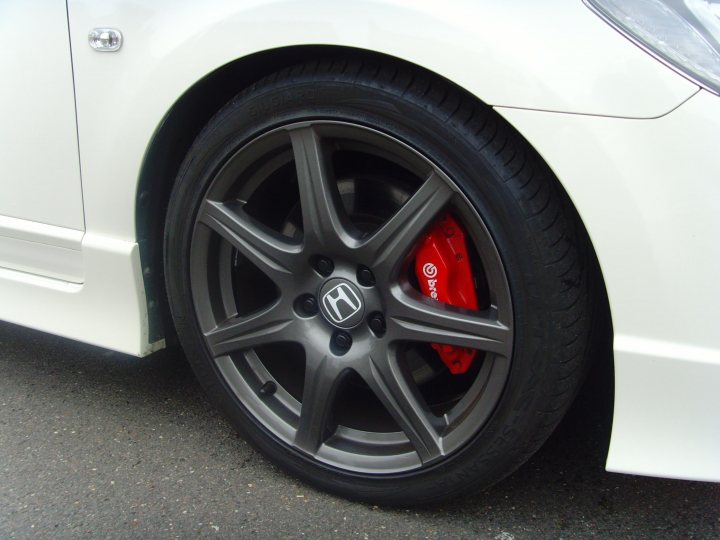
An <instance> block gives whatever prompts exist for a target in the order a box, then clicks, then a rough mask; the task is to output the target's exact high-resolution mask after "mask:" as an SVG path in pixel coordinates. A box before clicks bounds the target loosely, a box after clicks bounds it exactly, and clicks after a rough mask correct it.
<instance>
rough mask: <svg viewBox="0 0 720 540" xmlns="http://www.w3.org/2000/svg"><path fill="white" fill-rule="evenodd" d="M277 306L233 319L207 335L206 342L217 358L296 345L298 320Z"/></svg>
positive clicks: (278, 304) (279, 305) (277, 304)
mask: <svg viewBox="0 0 720 540" xmlns="http://www.w3.org/2000/svg"><path fill="white" fill-rule="evenodd" d="M281 306H282V304H281V303H276V304H275V305H273V306H272V307H269V308H267V309H265V310H263V311H259V312H257V313H254V314H252V315H249V316H247V317H234V318H232V319H228V320H227V321H225V322H223V323H221V324H219V325H218V326H217V327H216V328H214V329H213V330H210V331H209V332H206V333H205V339H206V341H207V344H208V346H209V347H210V352H211V353H212V355H213V356H214V357H218V356H222V355H224V354H229V353H231V352H234V351H239V350H243V349H250V348H252V347H255V346H257V345H263V344H265V343H275V342H280V341H297V340H298V338H297V336H296V334H295V332H294V326H295V325H294V322H295V319H294V318H293V317H292V314H291V313H290V312H289V311H288V312H284V311H282V310H281Z"/></svg>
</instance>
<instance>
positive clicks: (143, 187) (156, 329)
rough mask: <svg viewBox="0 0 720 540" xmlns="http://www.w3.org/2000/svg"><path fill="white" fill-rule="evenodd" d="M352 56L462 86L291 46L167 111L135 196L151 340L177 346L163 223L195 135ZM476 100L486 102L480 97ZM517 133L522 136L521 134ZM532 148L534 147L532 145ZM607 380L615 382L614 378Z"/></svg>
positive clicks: (603, 318) (600, 346) (605, 333)
mask: <svg viewBox="0 0 720 540" xmlns="http://www.w3.org/2000/svg"><path fill="white" fill-rule="evenodd" d="M349 55H352V56H353V57H355V58H358V57H360V58H363V59H367V60H369V61H372V60H384V61H386V62H387V61H391V62H394V63H397V64H402V65H405V66H408V67H412V68H413V69H415V70H422V71H425V72H426V73H428V74H430V75H431V76H432V77H434V78H441V79H444V80H445V81H446V82H447V83H448V84H451V85H453V86H456V87H457V86H458V85H457V84H455V83H454V82H452V81H448V80H447V79H445V78H444V77H442V76H440V75H438V74H437V73H433V72H431V71H429V70H427V69H426V68H423V67H422V66H418V65H417V64H413V63H412V62H409V61H407V60H403V59H400V58H397V57H393V56H390V55H385V54H381V53H377V52H373V51H368V50H363V49H356V48H352V47H344V46H336V45H302V46H289V47H282V48H276V49H271V50H265V51H262V52H257V53H254V54H251V55H249V56H246V57H242V58H238V59H236V60H234V61H232V62H229V63H227V64H225V65H223V66H221V67H219V68H218V69H216V70H214V71H212V72H211V73H209V74H208V75H206V76H205V77H203V78H202V79H200V80H198V81H197V82H196V83H195V84H193V85H192V86H191V87H190V88H188V89H187V90H186V91H185V92H184V93H183V94H182V95H181V96H180V97H179V98H178V99H177V100H176V101H175V103H174V104H173V105H172V107H171V108H170V109H169V110H168V111H167V112H166V114H165V116H164V117H163V119H162V121H161V122H160V123H159V125H158V127H157V129H156V130H155V133H154V134H153V137H152V139H151V142H150V144H149V145H148V147H147V150H146V153H145V155H144V157H143V161H142V167H141V170H140V175H139V179H138V187H137V192H136V213H135V226H136V232H137V240H138V244H139V246H140V258H141V264H142V269H143V280H144V286H145V291H146V298H147V303H148V314H149V331H150V338H151V342H152V341H157V340H159V339H162V338H163V337H164V338H165V339H166V342H167V343H170V344H172V343H174V342H175V336H174V327H173V323H172V318H171V317H170V314H169V309H168V306H167V294H166V291H165V282H164V273H163V252H162V249H163V233H164V223H165V215H166V210H167V204H168V201H169V197H170V193H171V190H172V187H173V183H174V180H175V177H176V175H177V172H178V169H179V167H180V164H181V163H182V161H183V159H184V157H185V155H186V153H187V151H188V150H189V148H190V146H191V145H192V143H193V141H194V140H195V138H196V137H197V135H198V134H199V133H200V131H201V130H202V128H203V127H204V126H205V124H206V123H207V122H208V121H209V120H210V119H211V118H212V116H213V115H214V114H215V113H216V112H217V111H218V110H219V109H220V108H222V106H223V105H225V104H226V103H227V102H228V101H229V100H230V99H232V97H233V96H235V95H236V94H237V93H238V92H240V91H242V90H243V89H244V88H247V87H248V86H250V85H252V84H253V83H254V82H256V81H258V80H259V79H261V78H263V77H265V76H267V75H269V74H271V73H273V72H276V71H278V70H280V69H283V68H285V67H289V66H291V65H294V64H297V63H301V62H305V61H310V60H316V59H342V58H346V57H347V56H349ZM474 99H476V100H478V101H480V102H481V101H482V100H480V99H479V98H478V97H477V96H474ZM486 105H487V104H486ZM510 127H511V129H513V130H514V131H516V132H517V130H516V129H515V128H513V127H512V126H510ZM518 134H519V136H520V137H522V134H521V133H518ZM523 138H524V137H523ZM528 144H529V145H530V146H531V147H532V144H530V143H529V142H528ZM540 159H542V158H540ZM556 179H557V176H556ZM557 181H558V183H559V185H560V187H561V188H562V189H563V191H566V190H565V188H564V187H563V186H562V182H561V181H560V180H559V179H557ZM566 193H567V192H566ZM581 221H582V219H581ZM586 238H587V241H588V242H589V247H590V259H591V261H590V263H591V264H592V265H593V273H594V277H595V281H596V283H597V297H596V309H597V310H598V318H597V320H598V322H599V324H598V325H597V328H596V329H595V331H596V335H595V336H594V337H593V343H594V344H595V347H596V349H597V351H598V352H599V353H598V356H599V357H602V358H601V360H602V364H603V369H605V368H607V369H610V370H611V369H612V351H611V344H612V333H613V331H612V317H611V312H610V307H609V303H608V297H607V292H606V287H605V282H604V279H603V275H602V271H601V268H600V265H599V263H598V258H597V255H596V253H595V250H594V247H593V246H592V241H591V240H590V237H589V236H588V235H586ZM606 364H607V365H606ZM603 380H607V381H612V377H609V378H607V379H606V378H603ZM610 386H611V385H610ZM607 393H608V395H610V396H611V395H612V393H613V389H612V388H611V387H609V388H607Z"/></svg>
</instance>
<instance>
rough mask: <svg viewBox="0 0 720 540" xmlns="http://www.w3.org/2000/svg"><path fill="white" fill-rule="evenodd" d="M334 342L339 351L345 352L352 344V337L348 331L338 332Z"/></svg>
mask: <svg viewBox="0 0 720 540" xmlns="http://www.w3.org/2000/svg"><path fill="white" fill-rule="evenodd" d="M333 343H334V344H335V347H337V349H338V350H339V351H342V352H345V351H347V350H348V349H349V348H350V347H351V346H352V338H351V337H350V334H348V333H347V332H336V333H335V337H334V338H333Z"/></svg>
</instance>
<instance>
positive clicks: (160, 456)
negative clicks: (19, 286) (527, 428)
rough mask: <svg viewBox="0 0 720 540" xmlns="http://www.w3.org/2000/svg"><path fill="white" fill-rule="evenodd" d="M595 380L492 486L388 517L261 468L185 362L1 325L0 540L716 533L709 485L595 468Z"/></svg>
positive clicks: (598, 439) (600, 453) (599, 417)
mask: <svg viewBox="0 0 720 540" xmlns="http://www.w3.org/2000/svg"><path fill="white" fill-rule="evenodd" d="M594 386H597V385H594V382H593V379H591V380H590V384H589V385H588V386H587V387H586V389H585V390H584V391H583V393H582V394H581V396H580V399H579V401H578V403H577V404H576V405H575V406H574V408H573V410H572V411H571V413H570V415H569V417H568V418H567V419H566V420H565V421H564V422H563V424H562V425H561V427H560V429H559V430H558V431H557V432H556V433H555V434H554V435H553V437H552V438H551V439H550V441H549V442H548V443H547V444H546V445H545V447H544V448H543V449H542V450H541V451H540V453H539V454H538V455H537V456H536V457H534V458H533V459H532V460H531V461H530V462H529V463H528V464H527V465H525V466H524V467H523V468H522V469H521V470H520V471H518V472H517V473H516V474H515V475H514V476H512V477H511V478H510V479H508V480H506V481H505V482H504V483H502V484H501V485H499V486H497V487H495V488H494V489H492V490H491V491H490V492H488V493H480V494H476V495H472V496H468V497H467V498H464V499H460V500H456V501H453V502H450V503H446V504H444V505H443V506H440V507H435V508H427V509H421V510H409V511H405V510H387V509H382V508H377V507H373V506H370V505H364V504H357V503H352V502H348V501H345V500H342V499H339V498H336V497H332V496H329V495H326V494H323V493H319V492H317V491H315V490H313V489H311V488H309V487H307V486H305V485H303V484H301V483H299V482H297V481H295V480H293V479H292V478H289V477H288V476H286V475H285V474H283V473H282V472H280V471H278V470H277V469H276V468H274V467H273V466H271V465H270V464H268V463H267V462H266V461H265V460H264V459H263V458H262V457H261V456H259V455H258V454H257V453H256V452H254V451H253V450H252V449H251V448H250V447H249V446H248V445H247V444H246V443H245V442H243V441H242V440H241V439H239V438H238V437H237V436H236V435H235V434H234V433H233V431H232V430H231V428H230V427H229V425H228V424H227V423H226V422H225V421H224V420H223V419H222V418H221V417H220V416H219V415H218V414H217V413H216V412H215V411H214V410H213V409H212V407H211V406H210V405H208V403H207V402H206V401H205V399H204V398H203V396H202V393H201V391H200V389H199V387H198V385H197V383H196V382H195V380H194V378H193V375H192V373H191V371H190V369H189V367H188V366H187V364H186V363H185V361H184V360H183V359H182V358H179V357H177V356H176V355H171V354H164V353H159V354H157V355H155V356H152V357H150V358H146V359H142V360H138V359H135V358H131V357H128V356H124V355H121V354H116V353H111V352H108V351H105V350H103V349H98V348H95V347H91V346H87V345H82V344H78V343H75V342H72V341H69V340H65V339H62V338H58V337H54V336H48V335H45V334H41V333H39V332H35V331H32V330H27V329H22V328H18V327H16V326H13V325H9V324H4V323H0V538H3V539H5V538H30V537H40V538H49V537H53V538H65V537H102V538H127V537H143V538H174V537H179V538H188V537H210V538H237V537H241V536H243V537H245V536H247V537H251V536H252V537H263V538H300V537H307V538H326V537H336V538H386V537H391V538H441V537H442V538H488V539H498V540H512V539H518V540H519V539H525V538H532V539H535V538H567V539H572V538H593V537H597V538H632V539H636V538H648V539H663V538H718V537H720V485H714V484H703V483H693V482H680V481H669V480H658V479H652V478H641V477H632V476H623V475H614V474H609V473H606V472H605V471H604V470H603V467H602V463H603V459H604V452H605V447H606V437H607V432H608V429H609V427H608V426H609V415H608V413H607V410H608V404H607V402H606V401H605V400H603V399H602V395H601V394H598V393H597V392H596V391H595V389H594Z"/></svg>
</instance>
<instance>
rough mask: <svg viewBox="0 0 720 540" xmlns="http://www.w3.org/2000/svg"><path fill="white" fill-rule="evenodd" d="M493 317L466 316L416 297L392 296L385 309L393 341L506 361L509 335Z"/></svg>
mask: <svg viewBox="0 0 720 540" xmlns="http://www.w3.org/2000/svg"><path fill="white" fill-rule="evenodd" d="M494 313H495V310H494V309H490V310H485V311H482V312H469V311H467V310H463V309H461V308H456V307H454V306H449V305H447V304H442V303H440V302H437V301H435V300H432V299H430V298H427V297H425V296H421V295H420V294H419V293H417V294H409V293H404V292H394V294H393V300H392V302H391V305H390V306H389V309H388V321H389V324H388V335H390V336H392V339H394V340H397V341H422V342H432V343H443V344H446V345H455V346H456V347H467V348H470V349H479V350H482V351H487V352H491V353H496V354H499V355H501V356H505V357H508V358H509V357H510V352H511V349H512V331H511V330H510V328H509V327H508V326H506V325H504V324H503V323H502V322H500V321H498V320H497V319H496V318H495V317H494Z"/></svg>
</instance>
